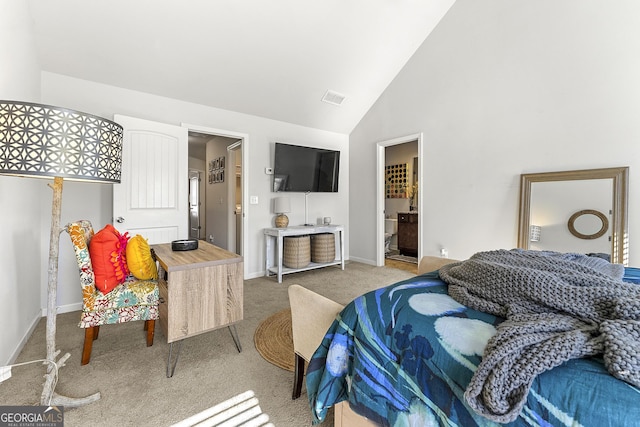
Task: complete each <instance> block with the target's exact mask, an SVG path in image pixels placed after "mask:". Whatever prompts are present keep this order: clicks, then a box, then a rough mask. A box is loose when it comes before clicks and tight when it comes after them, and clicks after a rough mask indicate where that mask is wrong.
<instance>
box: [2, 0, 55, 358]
mask: <svg viewBox="0 0 640 427" xmlns="http://www.w3.org/2000/svg"><path fill="white" fill-rule="evenodd" d="M32 31H33V29H32V24H31V18H30V16H29V12H28V8H27V2H25V1H23V0H3V1H2V2H0V40H2V43H0V64H2V66H0V99H3V100H20V101H31V102H38V101H39V98H40V66H39V64H38V60H37V57H36V48H35V42H34V39H33V36H32ZM7 64H11V67H9V66H7ZM46 182H47V181H45V180H39V179H32V178H17V177H10V176H0V206H1V207H0V211H1V212H2V227H1V228H0V242H2V244H1V245H0V271H2V283H0V323H1V324H2V327H1V328H0V365H5V364H8V363H12V362H13V361H14V360H15V357H16V356H17V355H18V353H19V351H20V349H21V348H22V346H23V345H24V343H25V342H26V339H27V338H28V336H29V334H30V332H31V330H32V328H33V327H35V323H36V322H37V321H38V320H39V318H40V314H41V307H42V305H41V301H40V285H41V280H42V277H45V280H46V269H45V270H44V274H41V271H40V269H39V268H37V267H38V266H40V264H41V252H40V247H41V246H42V245H45V246H47V247H48V242H49V236H48V234H47V236H46V237H45V238H42V235H43V233H42V231H43V230H41V223H40V221H41V220H40V218H41V215H42V211H44V212H51V192H50V191H48V187H46ZM47 202H48V203H49V206H48V207H47ZM47 231H48V228H47ZM45 234H46V233H45ZM34 266H36V268H34ZM43 357H44V353H43Z"/></svg>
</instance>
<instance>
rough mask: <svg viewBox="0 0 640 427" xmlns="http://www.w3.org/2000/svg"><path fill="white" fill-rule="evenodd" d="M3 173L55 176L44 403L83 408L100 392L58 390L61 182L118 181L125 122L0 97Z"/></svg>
mask: <svg viewBox="0 0 640 427" xmlns="http://www.w3.org/2000/svg"><path fill="white" fill-rule="evenodd" d="M0 144H1V145H0V174H4V175H15V176H28V177H36V178H53V185H49V186H50V187H51V188H52V189H53V202H52V207H51V234H50V239H49V263H48V286H47V324H46V340H47V358H46V362H47V363H48V367H47V374H46V375H45V383H44V386H43V390H42V396H41V398H40V403H41V405H47V406H56V405H63V406H67V407H76V406H82V405H85V404H87V403H91V402H94V401H96V400H98V399H100V393H99V392H98V393H95V394H93V395H91V396H87V397H82V398H71V397H66V396H62V395H59V394H57V393H56V392H55V387H56V382H57V374H58V368H59V367H62V366H64V364H65V362H66V360H67V359H68V358H69V356H70V354H69V353H66V354H64V355H63V356H62V357H60V358H59V359H58V360H57V361H56V357H58V355H59V354H60V350H56V315H57V303H56V302H57V288H58V251H59V242H60V233H61V232H62V229H61V228H60V213H61V208H62V183H63V180H65V179H67V180H73V181H97V182H110V183H114V182H115V183H119V182H120V168H121V164H122V126H120V125H118V124H117V123H115V122H112V121H110V120H106V119H103V118H101V117H97V116H93V115H90V114H85V113H81V112H78V111H73V110H68V109H65V108H59V107H53V106H50V105H42V104H34V103H28V102H19V101H0Z"/></svg>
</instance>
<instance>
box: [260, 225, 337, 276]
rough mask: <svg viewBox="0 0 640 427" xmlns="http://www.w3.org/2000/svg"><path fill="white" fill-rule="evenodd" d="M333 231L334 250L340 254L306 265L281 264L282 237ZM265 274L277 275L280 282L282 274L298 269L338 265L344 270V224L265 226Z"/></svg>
mask: <svg viewBox="0 0 640 427" xmlns="http://www.w3.org/2000/svg"><path fill="white" fill-rule="evenodd" d="M321 233H333V234H334V235H337V236H336V237H337V239H336V252H339V253H340V256H339V257H337V258H336V259H335V260H333V261H330V262H323V263H318V262H311V263H309V265H307V266H306V267H302V268H288V267H284V266H283V265H282V253H283V247H284V238H285V237H289V236H304V235H307V234H309V235H311V234H321ZM264 235H265V252H266V253H265V276H267V277H269V276H271V275H276V276H278V283H282V276H283V275H285V274H289V273H296V272H299V271H305V270H313V269H314V268H322V267H327V266H330V265H340V266H341V267H342V269H343V270H344V226H342V225H311V226H307V225H301V226H294V227H286V228H265V229H264Z"/></svg>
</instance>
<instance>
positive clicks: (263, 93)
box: [28, 0, 455, 133]
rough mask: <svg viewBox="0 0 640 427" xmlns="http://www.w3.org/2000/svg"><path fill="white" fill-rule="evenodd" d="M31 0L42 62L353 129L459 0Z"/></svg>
mask: <svg viewBox="0 0 640 427" xmlns="http://www.w3.org/2000/svg"><path fill="white" fill-rule="evenodd" d="M28 1H29V7H30V11H31V15H32V17H33V21H34V30H35V35H36V42H37V46H38V51H39V57H40V61H41V65H42V69H43V70H44V71H49V72H53V73H58V74H64V75H68V76H72V77H76V78H79V79H84V80H90V81H95V82H99V83H104V84H108V85H112V86H118V87H122V88H127V89H133V90H137V91H141V92H147V93H151V94H156V95H161V96H166V97H170V98H175V99H180V100H184V101H188V102H193V103H197V104H203V105H207V106H211V107H217V108H222V109H225V110H231V111H236V112H241V113H246V114H252V115H257V116H261V117H267V118H270V119H275V120H281V121H285V122H290V123H294V124H299V125H302V126H309V127H314V128H319V129H325V130H329V131H334V132H340V133H350V132H351V130H352V129H353V128H354V127H355V126H356V125H357V123H358V122H359V121H360V119H361V118H362V117H363V116H364V114H365V113H366V112H367V110H368V109H369V108H370V107H371V105H373V103H374V102H375V101H376V99H377V98H378V97H379V96H380V94H381V93H382V92H383V91H384V89H385V88H386V87H387V86H388V85H389V83H391V81H392V80H393V78H394V77H395V76H396V75H397V73H398V72H399V71H400V70H401V69H402V67H403V66H404V65H405V64H406V62H407V61H408V60H409V58H410V57H411V55H412V54H413V53H414V52H415V51H416V49H417V48H418V47H419V46H420V45H421V44H422V42H423V41H424V40H425V38H426V37H427V36H428V35H429V33H430V32H431V31H432V30H433V28H434V27H435V26H436V24H437V23H438V22H439V21H440V19H441V18H442V17H443V16H444V14H445V13H446V12H447V10H448V9H449V8H450V7H451V5H452V4H453V3H454V1H455V0H89V1H87V0H28ZM328 90H330V91H334V92H337V93H338V94H340V95H343V96H344V101H343V102H342V104H341V105H340V106H336V105H334V104H329V103H325V102H322V98H323V96H324V95H325V93H326V92H327V91H328Z"/></svg>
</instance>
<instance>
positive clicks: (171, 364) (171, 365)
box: [167, 340, 183, 378]
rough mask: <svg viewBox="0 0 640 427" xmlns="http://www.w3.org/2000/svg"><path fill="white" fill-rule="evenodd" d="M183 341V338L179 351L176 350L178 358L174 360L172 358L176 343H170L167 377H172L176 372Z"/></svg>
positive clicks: (179, 343)
mask: <svg viewBox="0 0 640 427" xmlns="http://www.w3.org/2000/svg"><path fill="white" fill-rule="evenodd" d="M182 341H183V340H180V341H178V351H176V359H175V360H174V361H172V360H171V354H172V353H173V344H174V343H170V344H169V357H168V358H167V378H171V377H172V376H173V374H174V373H175V372H176V365H177V364H178V359H179V358H180V350H181V349H182Z"/></svg>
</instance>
